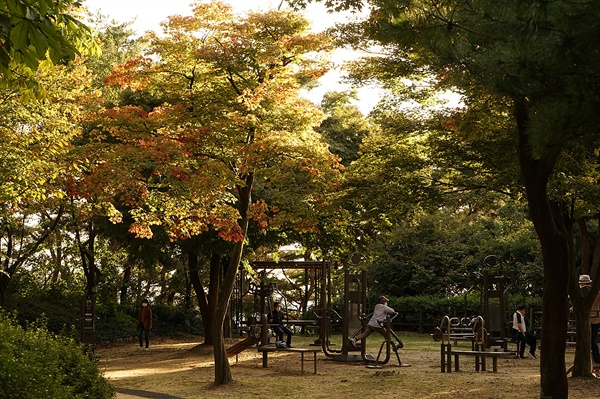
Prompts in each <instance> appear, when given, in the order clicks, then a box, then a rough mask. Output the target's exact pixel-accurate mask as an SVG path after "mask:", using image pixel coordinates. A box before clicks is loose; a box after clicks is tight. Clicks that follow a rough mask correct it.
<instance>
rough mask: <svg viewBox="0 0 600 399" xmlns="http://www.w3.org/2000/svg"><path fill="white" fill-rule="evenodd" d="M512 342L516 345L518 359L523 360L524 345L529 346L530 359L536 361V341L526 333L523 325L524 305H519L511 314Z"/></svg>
mask: <svg viewBox="0 0 600 399" xmlns="http://www.w3.org/2000/svg"><path fill="white" fill-rule="evenodd" d="M512 340H513V341H515V342H517V343H518V346H519V357H520V358H521V359H525V345H526V344H527V345H529V354H530V355H531V357H532V358H534V359H537V356H536V355H535V348H536V342H537V339H536V338H535V335H533V334H530V333H529V332H527V325H526V324H525V305H524V304H519V305H518V306H517V311H516V312H515V313H514V314H513V322H512Z"/></svg>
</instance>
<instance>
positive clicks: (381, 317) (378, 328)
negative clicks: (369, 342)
mask: <svg viewBox="0 0 600 399" xmlns="http://www.w3.org/2000/svg"><path fill="white" fill-rule="evenodd" d="M377 302H379V303H378V304H377V305H375V309H373V315H372V316H371V319H370V320H369V322H368V323H367V325H366V326H365V328H364V330H363V331H362V332H361V333H360V334H358V335H357V336H356V337H354V338H350V343H351V344H352V346H354V347H356V341H359V340H361V339H363V338H367V337H368V336H369V335H371V334H372V333H373V332H374V331H375V332H378V333H379V334H381V335H383V337H384V338H385V339H386V340H387V341H389V340H390V332H389V331H388V330H387V329H386V328H385V327H384V323H385V321H386V319H387V316H388V315H389V316H392V315H395V314H396V311H395V310H394V309H392V308H391V307H389V306H388V299H387V298H386V297H385V296H383V295H381V296H380V297H378V298H377Z"/></svg>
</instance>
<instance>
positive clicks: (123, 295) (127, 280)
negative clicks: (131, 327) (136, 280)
mask: <svg viewBox="0 0 600 399" xmlns="http://www.w3.org/2000/svg"><path fill="white" fill-rule="evenodd" d="M132 268H133V265H131V264H129V265H128V266H127V267H125V270H123V281H122V282H121V292H120V295H119V303H125V302H127V297H128V294H129V284H131V269H132Z"/></svg>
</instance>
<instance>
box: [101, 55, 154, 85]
mask: <svg viewBox="0 0 600 399" xmlns="http://www.w3.org/2000/svg"><path fill="white" fill-rule="evenodd" d="M151 64H152V59H151V58H147V57H138V58H135V59H133V60H129V61H127V62H126V63H125V64H122V65H116V66H115V67H114V68H113V71H112V73H111V74H110V75H108V76H107V77H106V78H104V84H105V85H107V86H110V85H118V86H121V89H125V88H131V89H132V90H141V89H143V88H145V87H147V86H148V84H149V79H148V77H147V76H146V75H144V74H143V73H142V72H143V71H144V70H146V69H147V68H148V66H149V65H151Z"/></svg>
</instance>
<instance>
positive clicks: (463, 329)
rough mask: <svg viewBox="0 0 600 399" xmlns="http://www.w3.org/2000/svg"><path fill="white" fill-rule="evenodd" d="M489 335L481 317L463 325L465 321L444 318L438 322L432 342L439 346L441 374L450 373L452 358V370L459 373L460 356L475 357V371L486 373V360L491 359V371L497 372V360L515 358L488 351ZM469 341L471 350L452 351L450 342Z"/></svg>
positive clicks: (513, 354)
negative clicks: (438, 343)
mask: <svg viewBox="0 0 600 399" xmlns="http://www.w3.org/2000/svg"><path fill="white" fill-rule="evenodd" d="M469 330H470V331H469ZM488 339H489V335H488V332H487V329H486V328H485V321H484V319H483V318H482V317H481V316H477V317H475V318H473V319H471V320H470V321H469V322H468V323H466V324H465V321H464V320H462V321H460V320H458V319H457V318H450V317H449V316H444V317H443V318H442V321H441V322H440V326H439V327H436V328H435V330H434V332H433V340H434V341H436V342H438V341H441V344H440V368H441V372H442V373H451V372H452V358H454V370H455V371H460V366H459V358H460V356H461V355H462V356H474V357H475V371H480V370H481V371H486V367H487V365H486V359H487V358H488V357H491V358H492V371H494V372H497V371H498V358H516V357H517V354H516V352H507V351H505V350H503V351H490V350H488V348H489V346H488V345H487V344H486V341H488ZM458 340H470V341H471V350H470V351H465V350H456V349H452V343H451V341H454V342H455V345H456V342H457V341H458Z"/></svg>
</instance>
